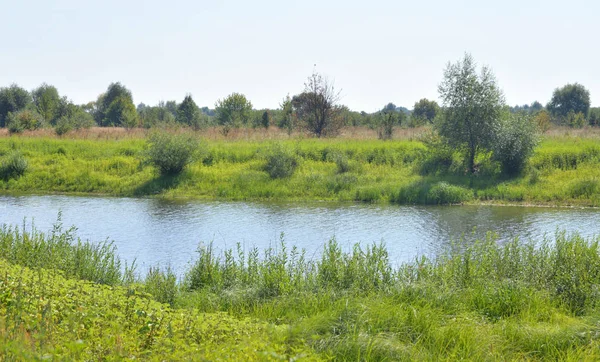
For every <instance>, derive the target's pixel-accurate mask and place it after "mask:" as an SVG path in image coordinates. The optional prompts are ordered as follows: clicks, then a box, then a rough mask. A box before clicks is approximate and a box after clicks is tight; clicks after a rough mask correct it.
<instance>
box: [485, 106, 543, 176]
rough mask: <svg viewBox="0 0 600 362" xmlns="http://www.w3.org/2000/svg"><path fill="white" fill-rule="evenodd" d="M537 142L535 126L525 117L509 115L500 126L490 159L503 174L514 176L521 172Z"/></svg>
mask: <svg viewBox="0 0 600 362" xmlns="http://www.w3.org/2000/svg"><path fill="white" fill-rule="evenodd" d="M537 142H538V137H537V125H536V124H535V123H534V122H533V121H532V120H531V119H530V118H529V117H528V116H526V115H523V114H510V115H508V116H507V117H506V118H505V119H504V120H503V121H502V122H501V124H500V129H499V131H498V132H497V134H496V139H495V141H494V144H493V156H492V157H493V159H494V160H495V161H499V162H500V164H501V165H502V171H503V172H504V173H506V174H508V175H516V174H518V173H520V172H521V171H523V169H524V167H525V164H526V162H527V160H528V159H529V157H530V156H531V155H532V154H533V149H534V148H535V146H536V145H537Z"/></svg>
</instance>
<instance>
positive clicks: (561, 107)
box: [0, 73, 600, 139]
mask: <svg viewBox="0 0 600 362" xmlns="http://www.w3.org/2000/svg"><path fill="white" fill-rule="evenodd" d="M502 107H503V108H506V110H507V111H509V112H510V113H513V114H526V115H528V116H530V117H532V118H534V120H535V122H536V123H537V124H538V126H539V127H540V128H541V129H542V130H545V129H547V128H548V127H550V126H551V125H552V124H555V125H564V126H570V127H583V126H585V125H591V126H600V108H591V107H590V93H589V91H588V90H587V89H586V88H585V87H584V86H582V85H580V84H577V83H575V84H567V85H565V86H563V87H560V88H557V89H555V90H554V93H553V95H552V99H551V100H550V102H549V103H548V104H547V105H546V106H543V105H542V104H541V103H540V102H537V101H535V102H533V103H531V104H530V105H528V104H525V105H518V106H514V107H508V106H506V105H505V104H504V101H503V102H502ZM442 110H444V107H443V105H442V106H440V105H438V103H437V102H436V101H434V100H428V99H425V98H424V99H421V100H419V101H418V102H416V103H415V104H414V105H413V108H412V110H409V109H407V108H405V107H398V106H396V105H395V104H394V103H387V104H386V105H385V106H383V107H382V108H381V110H379V111H377V112H374V113H366V112H356V111H353V110H350V109H349V108H348V107H347V106H344V105H342V104H340V93H339V91H338V90H336V89H335V87H334V84H333V83H332V82H330V81H329V80H328V79H327V78H326V77H325V76H323V75H321V74H319V73H313V74H312V75H311V76H309V77H308V79H307V81H306V83H305V84H304V90H303V91H302V92H301V93H299V94H297V95H294V96H292V97H290V96H289V95H288V96H286V97H285V98H284V99H283V100H282V101H281V103H280V106H279V108H277V109H261V110H257V109H254V107H253V106H252V103H251V102H250V100H248V99H247V98H246V96H245V95H243V94H240V93H232V94H230V95H228V96H227V97H225V98H223V99H219V100H218V101H217V102H216V103H215V105H214V108H209V107H206V106H205V107H199V106H198V105H197V103H196V102H195V101H194V99H193V98H192V96H191V95H189V94H188V95H186V96H185V98H184V99H183V100H182V101H181V102H180V103H178V102H177V101H174V100H172V101H166V102H159V103H158V104H157V105H154V106H149V105H146V104H144V103H140V104H138V105H137V106H135V105H134V103H133V96H132V93H131V91H130V90H129V89H127V88H126V87H125V86H124V85H122V84H121V83H119V82H116V83H112V84H110V85H109V86H108V88H107V90H106V92H104V93H102V94H100V95H99V96H98V98H97V99H96V100H95V101H91V102H89V103H86V104H74V103H73V102H72V101H71V100H69V99H68V98H67V97H66V96H61V95H60V94H59V92H58V90H57V89H56V87H54V86H52V85H48V84H45V83H44V84H42V85H40V86H39V87H38V88H36V89H34V90H32V91H27V90H26V89H24V88H21V87H19V86H18V85H16V84H12V85H10V86H8V87H3V88H0V127H6V128H8V129H9V131H10V132H11V133H19V132H22V131H23V130H34V129H39V128H44V127H54V129H55V130H56V133H57V134H59V135H60V134H64V133H66V132H68V131H70V130H72V129H79V128H87V127H91V126H100V127H125V128H134V127H145V128H150V127H154V126H157V125H161V124H180V125H186V126H189V127H192V128H193V129H195V130H200V129H203V128H205V127H210V126H221V127H222V128H221V129H222V132H223V134H224V135H227V134H228V133H229V131H230V130H231V129H234V128H240V127H255V128H256V127H265V128H268V127H270V126H277V127H280V128H282V129H285V130H287V131H288V132H289V133H291V132H293V131H296V130H305V131H308V132H310V133H313V134H314V135H316V136H318V137H321V136H335V135H336V134H337V133H338V132H339V131H340V129H341V128H342V127H345V126H363V127H369V128H372V129H376V130H377V133H378V135H379V137H380V138H382V139H388V138H391V137H392V134H393V130H394V128H395V127H399V126H405V127H416V126H422V125H426V124H435V123H436V122H437V121H438V120H439V118H440V116H441V115H442V113H443V112H442ZM445 110H446V111H448V112H452V110H451V109H445Z"/></svg>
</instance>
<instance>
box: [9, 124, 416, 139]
mask: <svg viewBox="0 0 600 362" xmlns="http://www.w3.org/2000/svg"><path fill="white" fill-rule="evenodd" d="M168 130H169V132H172V133H183V132H194V131H192V130H190V129H189V128H186V127H174V128H169V129H168ZM426 130H427V128H424V127H420V128H400V129H396V130H395V132H394V137H393V138H394V139H398V140H413V139H415V138H417V137H418V136H419V135H421V134H423V133H424V132H425V131H426ZM148 132H150V130H148V129H144V128H134V129H129V130H128V129H125V128H121V127H92V128H89V129H80V130H76V131H71V132H69V133H67V134H65V135H63V136H57V135H56V133H55V132H54V130H53V129H52V128H45V129H39V130H35V131H25V132H23V133H22V134H21V135H20V136H21V137H29V138H36V137H44V138H57V139H60V138H62V139H86V140H118V139H140V138H145V137H146V136H147V134H148ZM197 133H198V134H199V135H200V136H202V137H203V138H204V139H207V140H213V141H225V140H227V141H273V140H287V139H298V138H312V137H314V136H313V135H312V134H310V133H308V132H303V131H296V132H294V133H292V134H291V135H288V134H287V131H286V130H283V129H280V128H278V127H269V128H268V129H265V128H238V129H232V130H231V131H229V133H228V135H227V136H224V135H223V132H222V127H209V128H206V129H204V130H201V131H197ZM9 136H10V134H9V133H8V130H7V129H0V137H9ZM337 138H340V139H352V140H373V139H377V131H376V130H372V129H369V128H367V127H345V128H343V129H342V130H341V131H340V134H339V135H338V136H337Z"/></svg>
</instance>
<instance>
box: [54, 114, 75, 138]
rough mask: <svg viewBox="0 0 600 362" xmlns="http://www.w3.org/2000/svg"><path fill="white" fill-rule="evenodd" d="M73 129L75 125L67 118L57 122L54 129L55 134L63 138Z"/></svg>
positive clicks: (61, 118)
mask: <svg viewBox="0 0 600 362" xmlns="http://www.w3.org/2000/svg"><path fill="white" fill-rule="evenodd" d="M72 129H73V124H72V123H71V121H70V120H69V119H68V118H67V117H60V118H59V119H58V121H56V126H55V127H54V132H56V134H57V135H59V136H62V135H64V134H65V133H68V132H69V131H71V130H72Z"/></svg>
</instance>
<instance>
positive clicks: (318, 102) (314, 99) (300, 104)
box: [292, 72, 343, 137]
mask: <svg viewBox="0 0 600 362" xmlns="http://www.w3.org/2000/svg"><path fill="white" fill-rule="evenodd" d="M339 99H340V92H336V90H335V88H334V86H333V84H332V83H330V82H329V81H328V80H327V78H324V77H323V76H321V75H320V74H318V73H316V72H314V73H313V74H312V75H311V76H310V77H308V80H307V82H306V83H304V92H302V93H301V94H299V95H296V96H294V98H293V99H292V104H293V106H294V109H295V110H296V114H297V115H298V119H299V120H300V121H301V122H302V123H303V124H304V126H305V128H306V129H307V130H308V131H310V132H312V133H314V134H315V135H316V136H317V137H321V136H329V135H334V134H336V133H337V132H338V131H339V129H340V128H341V127H342V125H343V124H342V122H341V119H340V117H338V116H339V107H338V105H337V103H338V101H339Z"/></svg>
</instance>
